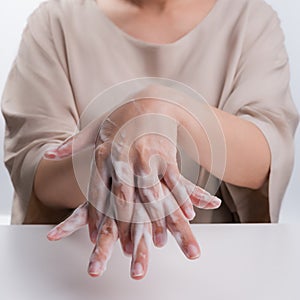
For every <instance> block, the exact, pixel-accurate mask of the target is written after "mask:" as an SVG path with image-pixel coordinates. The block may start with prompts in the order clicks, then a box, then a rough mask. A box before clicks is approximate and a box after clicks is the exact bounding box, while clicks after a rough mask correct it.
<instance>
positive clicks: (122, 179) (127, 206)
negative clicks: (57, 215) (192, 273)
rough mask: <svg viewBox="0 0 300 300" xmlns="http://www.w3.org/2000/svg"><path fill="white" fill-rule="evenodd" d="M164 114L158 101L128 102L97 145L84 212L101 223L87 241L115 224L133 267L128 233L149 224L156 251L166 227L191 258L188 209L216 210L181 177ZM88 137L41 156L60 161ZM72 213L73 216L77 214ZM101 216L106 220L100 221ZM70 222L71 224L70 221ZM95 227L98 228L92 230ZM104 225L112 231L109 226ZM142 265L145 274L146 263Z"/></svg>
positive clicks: (213, 201) (171, 127)
mask: <svg viewBox="0 0 300 300" xmlns="http://www.w3.org/2000/svg"><path fill="white" fill-rule="evenodd" d="M164 109H165V108H164V106H163V105H162V103H161V102H158V101H156V100H153V99H143V100H139V101H133V102H131V103H127V104H125V105H123V106H121V107H119V108H118V109H117V110H115V111H114V112H113V113H112V114H111V115H110V116H109V117H107V118H106V119H105V121H104V122H103V123H102V125H101V127H100V131H99V135H98V137H97V142H96V153H95V162H94V164H93V169H92V174H91V179H90V185H89V195H88V197H89V199H88V200H89V202H90V203H91V204H92V205H89V207H91V206H92V207H95V208H96V209H97V210H98V213H99V214H100V216H101V218H100V217H99V216H98V218H99V219H101V221H99V220H98V221H97V222H95V221H93V220H92V219H90V218H88V219H87V220H86V222H87V223H88V224H89V228H90V236H91V239H92V241H93V242H95V236H97V235H99V232H101V228H102V225H103V224H102V219H105V220H117V222H116V223H114V224H115V225H117V227H118V235H119V237H120V240H121V244H122V247H123V250H124V252H125V253H127V254H129V255H132V254H133V266H135V263H134V260H135V259H134V257H135V255H134V247H137V242H135V243H134V242H133V240H132V228H140V227H141V226H145V224H148V225H147V226H148V227H149V219H150V222H151V223H152V235H153V241H154V244H155V245H156V246H159V247H160V246H163V245H164V244H165V243H166V237H167V234H166V228H168V229H169V230H170V231H171V232H172V233H173V234H174V236H175V238H176V240H177V242H178V243H179V245H180V247H181V249H182V250H183V252H184V253H185V255H186V256H187V257H188V258H191V259H192V258H196V257H198V256H199V254H200V249H199V246H198V244H197V242H196V240H195V239H194V237H193V236H192V234H191V231H190V228H189V224H188V222H187V219H192V218H193V217H194V211H193V207H192V204H194V205H196V206H198V207H201V208H209V209H212V208H217V207H218V206H219V205H220V200H219V199H218V198H216V197H213V196H211V195H210V194H209V193H207V192H206V191H204V190H202V189H201V188H200V187H197V186H195V185H194V184H193V183H191V182H189V181H188V180H186V179H185V178H183V177H182V175H181V174H180V172H179V169H178V166H177V160H176V154H177V149H176V142H177V141H176V140H177V126H178V124H177V122H176V120H174V119H172V118H170V117H169V116H167V115H166V114H165V110H164ZM87 132H88V131H86V132H85V131H83V132H81V133H79V134H78V135H77V136H74V137H73V138H72V139H69V140H68V141H66V142H65V143H64V144H63V145H62V146H61V147H59V148H58V149H56V150H54V151H51V152H48V153H46V157H48V158H49V159H53V158H55V159H62V158H65V157H69V156H71V155H72V153H73V154H75V153H77V152H79V151H80V150H82V149H84V148H85V147H86V146H87V145H86V144H85V143H84V142H83V141H86V140H89V139H87V136H86V135H87ZM108 195H109V199H108V200H109V201H108V205H107V201H106V199H107V197H108ZM137 200H138V201H137ZM179 212H180V213H179ZM74 214H75V217H76V216H77V217H78V212H76V211H75V212H74ZM92 214H94V215H97V214H95V213H92ZM103 215H106V216H108V217H105V218H103ZM73 217H74V216H73V215H72V216H71V218H70V220H71V221H72V222H75V221H73ZM70 220H69V221H68V222H67V224H69V223H70ZM75 223H76V222H75ZM98 223H99V224H102V225H101V226H100V227H98V226H96V225H97V224H98ZM79 224H80V226H81V225H82V222H81V223H80V222H79ZM105 224H106V223H104V225H105ZM109 224H110V226H112V225H111V224H112V221H109ZM63 226H64V225H63ZM62 228H63V227H62ZM187 228H188V229H187ZM98 229H99V230H98ZM75 230H76V229H75ZM143 232H144V231H143ZM111 240H113V241H115V238H114V239H111ZM110 245H112V244H110ZM142 248H145V247H142ZM135 252H136V251H135ZM141 265H142V266H143V270H145V269H146V266H147V264H146V263H144V264H141ZM139 266H140V265H139ZM134 269H141V268H134V267H133V270H134ZM132 272H133V271H132ZM133 273H134V272H133Z"/></svg>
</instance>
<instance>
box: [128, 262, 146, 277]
mask: <svg viewBox="0 0 300 300" xmlns="http://www.w3.org/2000/svg"><path fill="white" fill-rule="evenodd" d="M131 274H132V276H133V277H138V276H142V275H143V274H144V269H143V266H142V264H141V263H135V264H134V267H133V269H132V273H131Z"/></svg>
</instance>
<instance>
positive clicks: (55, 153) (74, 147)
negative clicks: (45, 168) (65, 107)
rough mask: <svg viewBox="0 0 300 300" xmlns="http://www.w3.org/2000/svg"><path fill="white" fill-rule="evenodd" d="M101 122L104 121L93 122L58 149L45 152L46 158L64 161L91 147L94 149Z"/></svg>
mask: <svg viewBox="0 0 300 300" xmlns="http://www.w3.org/2000/svg"><path fill="white" fill-rule="evenodd" d="M101 122H102V119H99V120H95V121H93V122H91V123H90V124H89V125H88V126H86V127H85V128H84V129H82V130H81V131H80V132H78V133H77V134H75V135H73V136H71V137H69V138H68V139H66V140H65V141H64V142H63V143H62V144H61V145H60V146H58V147H57V148H55V149H51V150H48V151H47V152H45V154H44V158H46V159H51V160H59V159H64V158H67V157H70V156H72V155H74V154H76V153H79V152H80V151H83V150H85V149H87V148H89V147H94V145H95V142H96V139H97V136H98V132H99V126H100V124H101Z"/></svg>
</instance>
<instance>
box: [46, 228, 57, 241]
mask: <svg viewBox="0 0 300 300" xmlns="http://www.w3.org/2000/svg"><path fill="white" fill-rule="evenodd" d="M56 234H57V230H56V228H53V229H51V230H50V231H49V232H48V233H47V238H48V239H53V238H55V236H56Z"/></svg>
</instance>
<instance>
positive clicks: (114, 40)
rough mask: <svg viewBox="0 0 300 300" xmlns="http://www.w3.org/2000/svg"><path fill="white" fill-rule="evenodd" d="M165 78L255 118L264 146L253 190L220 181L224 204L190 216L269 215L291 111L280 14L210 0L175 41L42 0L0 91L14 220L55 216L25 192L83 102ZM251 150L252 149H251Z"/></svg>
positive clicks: (279, 186)
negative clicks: (123, 85) (265, 165)
mask: <svg viewBox="0 0 300 300" xmlns="http://www.w3.org/2000/svg"><path fill="white" fill-rule="evenodd" d="M148 76H151V77H163V78H170V79H174V80H177V81H179V82H182V83H184V84H186V85H188V86H189V87H191V88H193V89H194V90H195V91H197V92H199V93H200V94H202V95H203V96H204V98H205V99H206V100H207V101H208V102H209V104H210V105H212V106H215V107H218V108H220V109H222V110H224V111H227V112H229V113H231V114H234V115H237V116H239V117H240V118H245V119H247V120H249V121H251V122H253V123H254V124H256V125H257V126H258V127H259V128H260V130H261V131H262V132H263V134H264V135H265V137H266V139H267V141H268V143H269V146H270V149H271V153H272V164H271V170H270V175H269V179H268V181H267V182H266V183H265V185H264V186H263V187H262V188H261V189H259V190H250V189H247V188H241V187H237V186H233V185H230V184H227V183H224V182H223V183H222V184H221V186H220V189H219V191H218V195H219V196H220V197H221V198H222V199H223V205H222V207H221V208H220V209H218V210H216V211H202V210H197V217H196V219H195V221H196V222H235V221H237V222H269V221H272V222H277V221H278V216H279V211H280V205H281V201H282V198H283V195H284V192H285V189H286V187H287V184H288V181H289V178H290V175H291V170H292V167H293V158H294V152H293V151H294V150H293V135H294V132H295V129H296V126H297V124H298V113H297V111H296V108H295V106H294V104H293V102H292V100H291V95H290V89H289V66H288V57H287V53H286V50H285V46H284V36H283V33H282V30H281V28H280V22H279V20H278V17H277V15H276V13H275V12H274V11H273V10H272V8H271V7H270V6H269V5H267V4H266V3H265V2H264V1H262V0H217V2H216V4H215V6H214V7H213V9H212V10H211V12H210V13H209V15H208V16H207V17H206V18H205V19H204V20H203V21H202V22H201V23H199V24H198V25H197V26H196V27H195V28H194V29H193V30H191V31H190V32H189V33H187V34H186V35H185V36H183V37H182V38H180V39H179V40H177V41H176V42H174V43H170V44H164V45H158V44H152V43H147V42H144V41H141V40H138V39H136V38H134V37H132V36H130V35H128V34H126V33H125V32H123V31H122V30H121V29H120V28H118V27H117V26H116V25H115V24H114V23H113V22H112V21H111V20H110V19H109V18H108V17H107V16H106V15H105V14H104V13H103V12H102V11H101V10H100V9H99V7H98V6H97V4H96V1H95V0H49V1H46V2H44V3H42V4H41V5H40V6H39V8H38V9H36V10H35V11H34V12H33V13H32V15H31V16H30V17H29V19H28V24H27V26H26V28H25V30H24V32H23V35H22V41H21V44H20V48H19V52H18V55H17V57H16V59H15V61H14V63H13V65H12V69H11V72H10V74H9V76H8V80H7V83H6V87H5V90H4V93H3V99H2V111H3V114H4V117H5V120H6V125H7V126H6V138H5V163H6V166H7V168H8V170H9V172H10V174H11V178H12V182H13V184H14V188H15V196H14V202H13V211H12V223H15V224H21V223H55V222H58V221H60V220H61V219H62V218H64V216H65V215H66V214H67V213H68V211H55V210H50V209H48V208H47V207H45V206H43V204H42V203H41V202H40V201H39V200H38V199H36V198H35V196H34V195H33V194H32V184H33V178H34V174H35V170H36V167H37V165H38V163H39V161H40V159H41V158H42V156H43V153H44V152H45V150H46V149H48V148H51V147H53V146H55V145H59V144H60V143H61V142H62V141H63V140H65V139H66V138H67V137H69V136H70V135H72V134H73V133H74V130H75V128H76V125H77V122H78V121H79V118H80V116H81V114H82V113H83V111H84V109H85V108H86V107H87V105H88V104H89V102H90V101H91V100H92V99H93V98H94V97H95V96H96V95H98V94H99V93H100V92H101V91H103V90H105V89H107V88H109V87H111V86H112V85H115V84H117V83H119V82H122V81H124V80H129V79H134V78H139V77H148ZM258 155H259V154H258Z"/></svg>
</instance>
